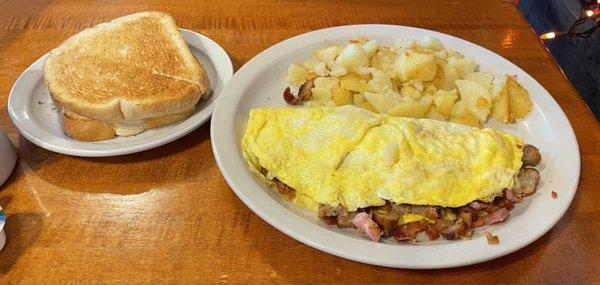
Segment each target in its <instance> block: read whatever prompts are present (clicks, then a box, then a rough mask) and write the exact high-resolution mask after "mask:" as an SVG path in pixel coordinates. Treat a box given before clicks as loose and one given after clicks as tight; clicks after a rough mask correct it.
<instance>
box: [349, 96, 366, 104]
mask: <svg viewBox="0 0 600 285" xmlns="http://www.w3.org/2000/svg"><path fill="white" fill-rule="evenodd" d="M352 101H353V103H354V106H357V107H360V106H361V105H362V103H363V102H365V101H366V100H365V94H364V93H356V94H354V98H353V100H352Z"/></svg>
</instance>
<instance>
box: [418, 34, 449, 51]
mask: <svg viewBox="0 0 600 285" xmlns="http://www.w3.org/2000/svg"><path fill="white" fill-rule="evenodd" d="M419 45H420V46H421V47H422V48H424V49H429V50H433V51H440V50H444V49H445V47H444V44H443V43H442V41H440V40H439V39H438V38H435V37H432V36H425V37H424V38H423V39H422V40H421V41H420V42H419Z"/></svg>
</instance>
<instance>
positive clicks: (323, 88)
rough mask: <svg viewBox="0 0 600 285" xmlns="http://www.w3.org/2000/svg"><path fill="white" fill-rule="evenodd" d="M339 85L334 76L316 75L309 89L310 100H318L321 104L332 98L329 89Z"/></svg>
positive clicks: (331, 89)
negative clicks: (310, 92) (312, 85)
mask: <svg viewBox="0 0 600 285" xmlns="http://www.w3.org/2000/svg"><path fill="white" fill-rule="evenodd" d="M338 86H339V80H338V79H337V78H334V77H317V78H316V79H315V86H314V87H313V88H312V89H311V91H312V96H311V100H314V101H320V102H322V103H323V104H324V103H326V102H328V101H330V100H331V99H332V98H331V97H332V96H331V95H332V94H331V91H333V89H335V88H337V87H338Z"/></svg>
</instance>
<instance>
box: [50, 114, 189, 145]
mask: <svg viewBox="0 0 600 285" xmlns="http://www.w3.org/2000/svg"><path fill="white" fill-rule="evenodd" d="M194 111H196V106H193V107H192V108H191V109H189V110H186V111H183V112H181V113H177V114H169V115H165V116H162V117H156V118H149V119H144V120H141V121H137V122H128V123H127V124H126V123H104V122H100V121H98V120H94V119H91V118H88V117H85V116H82V115H79V114H77V113H74V112H71V111H68V110H64V111H63V113H62V118H61V124H62V128H63V131H64V132H65V133H66V134H67V135H68V136H69V137H71V138H74V139H76V140H80V141H99V140H108V139H112V138H115V137H117V136H131V135H136V134H138V133H140V132H143V131H144V130H147V129H152V128H158V127H162V126H166V125H169V124H172V123H175V122H178V121H181V120H183V119H185V118H187V117H189V116H190V115H191V114H193V113H194Z"/></svg>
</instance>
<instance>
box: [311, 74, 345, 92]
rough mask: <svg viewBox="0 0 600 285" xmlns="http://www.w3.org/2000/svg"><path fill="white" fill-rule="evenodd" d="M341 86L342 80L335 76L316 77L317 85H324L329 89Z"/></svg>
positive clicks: (323, 86)
mask: <svg viewBox="0 0 600 285" xmlns="http://www.w3.org/2000/svg"><path fill="white" fill-rule="evenodd" d="M338 86H340V80H339V79H337V78H335V77H317V78H315V87H322V88H325V89H328V90H333V89H334V88H336V87H338Z"/></svg>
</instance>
